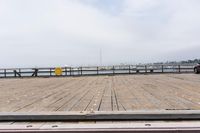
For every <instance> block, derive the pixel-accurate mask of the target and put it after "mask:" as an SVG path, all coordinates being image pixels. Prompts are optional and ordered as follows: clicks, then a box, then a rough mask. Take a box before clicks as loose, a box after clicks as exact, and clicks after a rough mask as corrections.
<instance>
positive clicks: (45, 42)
mask: <svg viewBox="0 0 200 133" xmlns="http://www.w3.org/2000/svg"><path fill="white" fill-rule="evenodd" d="M0 49H1V52H0V67H1V68H2V67H35V66H64V65H68V66H81V65H99V64H100V49H102V60H103V65H111V64H113V65H114V64H120V63H129V64H135V63H145V62H156V61H167V60H184V59H193V58H200V52H199V50H200V0H0Z"/></svg>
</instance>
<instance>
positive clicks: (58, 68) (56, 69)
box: [55, 67, 63, 76]
mask: <svg viewBox="0 0 200 133" xmlns="http://www.w3.org/2000/svg"><path fill="white" fill-rule="evenodd" d="M62 73H63V71H62V68H61V67H56V68H55V75H56V76H61V75H62Z"/></svg>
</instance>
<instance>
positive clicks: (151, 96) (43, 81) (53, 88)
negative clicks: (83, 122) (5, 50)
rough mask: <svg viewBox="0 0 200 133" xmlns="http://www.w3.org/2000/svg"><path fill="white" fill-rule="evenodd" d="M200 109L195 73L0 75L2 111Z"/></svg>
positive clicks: (199, 77) (198, 79)
mask: <svg viewBox="0 0 200 133" xmlns="http://www.w3.org/2000/svg"><path fill="white" fill-rule="evenodd" d="M199 109H200V75H195V74H155V75H119V76H90V77H87V76H86V77H65V78H22V79H0V112H40V111H91V112H92V111H135V110H199Z"/></svg>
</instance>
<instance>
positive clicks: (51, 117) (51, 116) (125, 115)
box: [0, 110, 200, 121]
mask: <svg viewBox="0 0 200 133" xmlns="http://www.w3.org/2000/svg"><path fill="white" fill-rule="evenodd" d="M99 120H103V121H105V120H106V121H109V120H111V121H113V120H133V121H134V120H200V111H194V110H158V111H131V112H129V111H122V112H121V111H117V112H113V111H112V112H109V111H105V112H101V111H100V112H99V111H98V112H39V113H30V112H26V113H16V112H12V113H0V121H99Z"/></svg>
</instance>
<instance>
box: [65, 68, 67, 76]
mask: <svg viewBox="0 0 200 133" xmlns="http://www.w3.org/2000/svg"><path fill="white" fill-rule="evenodd" d="M65 76H67V68H66V67H65Z"/></svg>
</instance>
